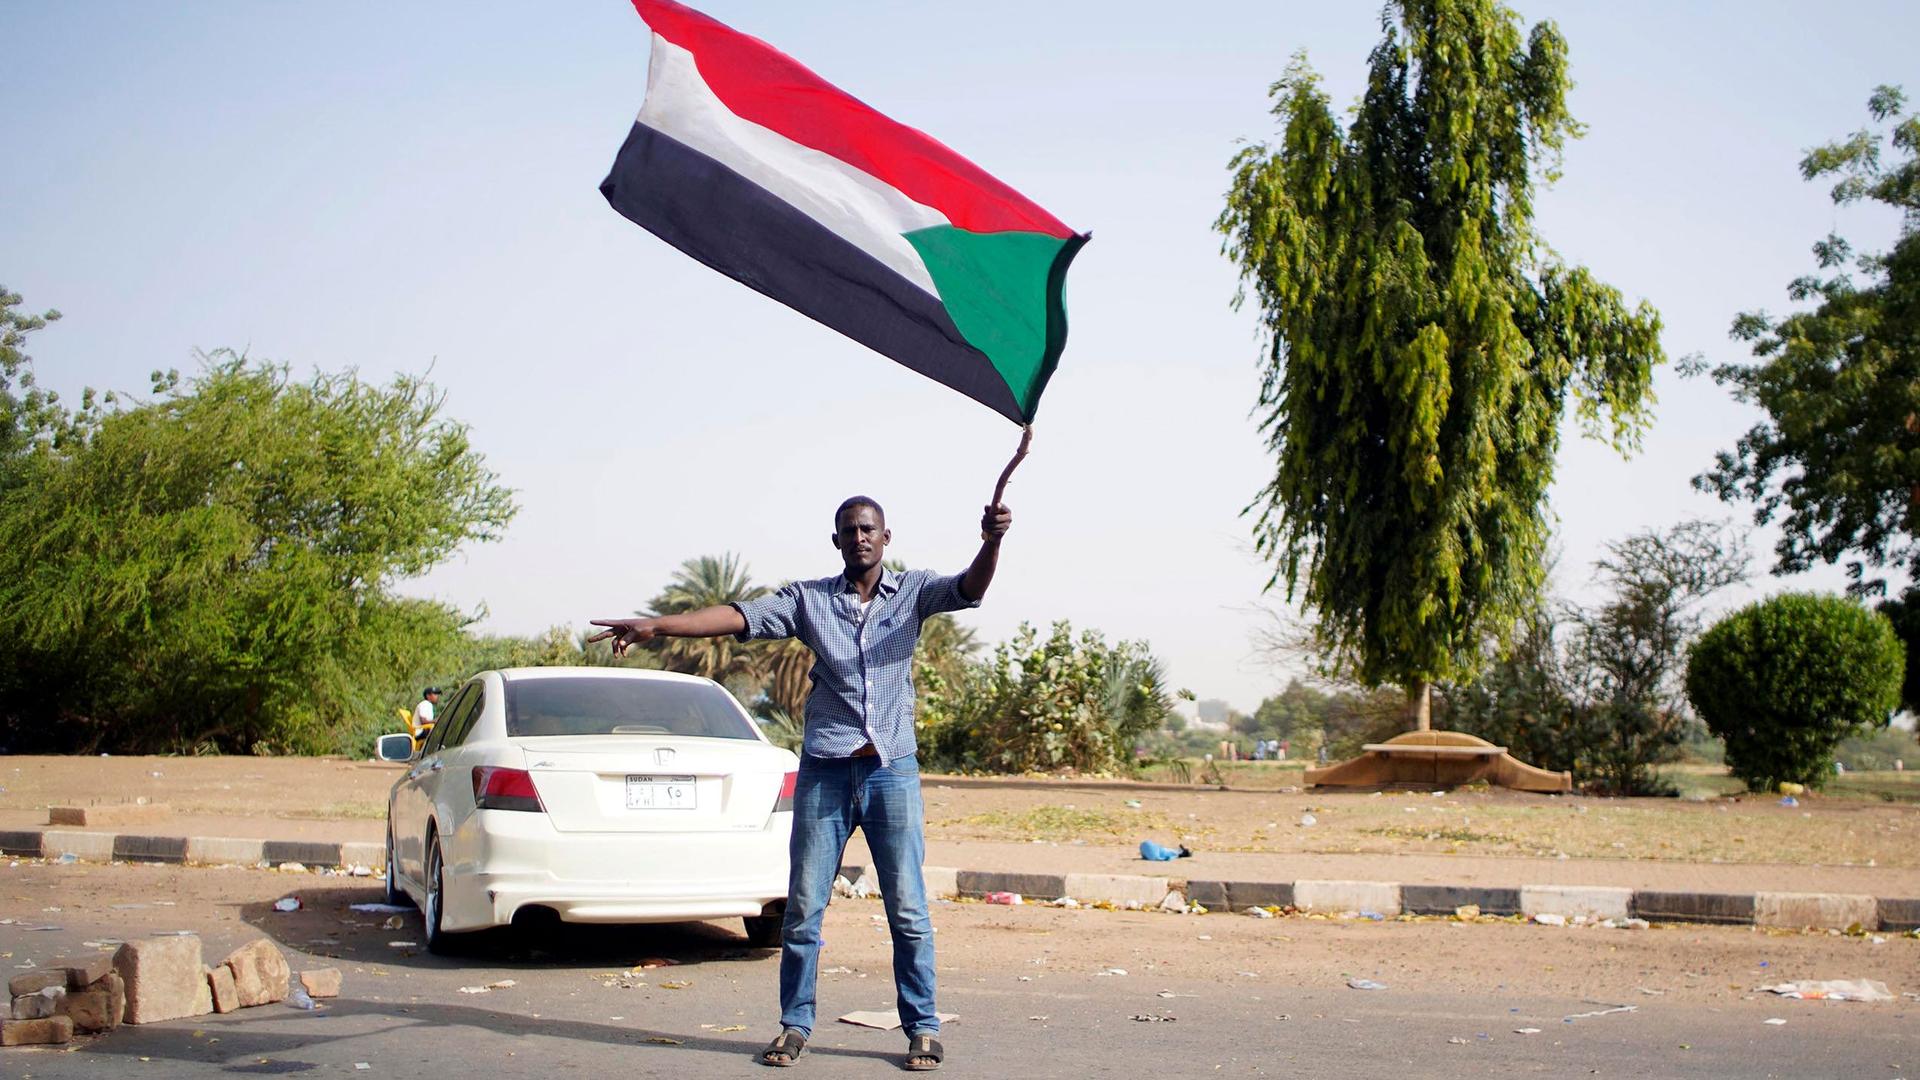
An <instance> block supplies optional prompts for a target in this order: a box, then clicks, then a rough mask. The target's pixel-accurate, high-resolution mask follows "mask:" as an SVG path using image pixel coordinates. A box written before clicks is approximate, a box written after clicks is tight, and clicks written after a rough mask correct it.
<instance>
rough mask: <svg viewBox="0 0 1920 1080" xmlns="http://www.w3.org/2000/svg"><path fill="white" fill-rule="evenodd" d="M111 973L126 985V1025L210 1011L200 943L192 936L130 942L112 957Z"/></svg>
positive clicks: (174, 1018) (211, 1006)
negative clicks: (113, 971)
mask: <svg viewBox="0 0 1920 1080" xmlns="http://www.w3.org/2000/svg"><path fill="white" fill-rule="evenodd" d="M113 969H114V970H115V971H117V972H119V974H120V977H121V978H122V979H124V980H125V982H126V1000H127V1010H126V1016H125V1020H126V1022H127V1023H129V1024H151V1023H154V1022H156V1021H160V1020H177V1019H179V1018H181V1017H183V1016H198V1015H200V1014H201V1013H204V1012H212V1011H213V999H212V997H211V996H210V995H209V994H208V992H207V979H206V967H205V965H203V964H202V963H201V962H200V939H199V938H197V937H195V936H193V935H192V934H183V935H180V936H177V937H160V938H148V939H146V940H144V941H129V942H127V943H126V944H125V945H122V946H120V950H119V951H118V952H116V953H114V954H113Z"/></svg>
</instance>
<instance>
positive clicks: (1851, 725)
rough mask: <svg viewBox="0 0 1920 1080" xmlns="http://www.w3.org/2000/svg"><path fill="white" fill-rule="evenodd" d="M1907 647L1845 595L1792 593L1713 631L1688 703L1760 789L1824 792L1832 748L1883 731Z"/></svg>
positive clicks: (1696, 649)
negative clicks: (1791, 785)
mask: <svg viewBox="0 0 1920 1080" xmlns="http://www.w3.org/2000/svg"><path fill="white" fill-rule="evenodd" d="M1905 665H1906V649H1905V647H1904V646H1902V645H1901V644H1900V639H1899V637H1898V636H1896V635H1895V634H1894V632H1893V626H1892V624H1890V623H1889V622H1888V621H1887V617H1886V616H1884V615H1881V614H1880V613H1878V612H1875V611H1869V610H1867V609H1866V608H1865V607H1863V606H1861V605H1860V604H1859V603H1858V602H1856V601H1854V600H1851V599H1848V598H1846V597H1841V596H1817V595H1814V594H1811V593H1787V594H1785V595H1781V596H1775V597H1772V598H1770V599H1767V600H1762V601H1760V602H1759V603H1756V604H1750V605H1748V606H1747V607H1744V608H1741V609H1740V610H1739V611H1736V612H1734V613H1733V614H1731V615H1729V616H1727V617H1726V618H1724V619H1722V620H1720V621H1719V622H1718V623H1715V624H1714V625H1713V626H1712V627H1711V628H1709V629H1708V630H1707V632H1706V633H1704V634H1702V635H1700V640H1698V641H1696V642H1694V644H1693V648H1692V649H1691V650H1690V651H1689V653H1688V656H1687V697H1688V699H1689V700H1691V701H1692V702H1693V707H1694V708H1695V709H1697V710H1699V712H1700V718H1701V719H1703V720H1705V721H1706V723H1707V727H1708V728H1709V729H1711V730H1712V731H1713V733H1714V734H1716V735H1718V736H1720V737H1721V738H1722V739H1724V740H1726V744H1727V766H1728V767H1729V768H1730V769H1732V771H1733V775H1735V776H1737V777H1739V778H1740V779H1741V780H1744V781H1746V784H1747V787H1748V788H1750V789H1752V790H1754V791H1771V790H1773V788H1774V787H1775V785H1777V784H1779V783H1780V782H1781V781H1783V780H1790V781H1794V782H1796V783H1802V784H1810V785H1815V786H1818V785H1820V784H1821V783H1824V782H1825V780H1826V778H1827V776H1828V775H1830V774H1831V773H1832V772H1833V748H1834V746H1835V745H1837V744H1838V743H1839V742H1840V740H1841V739H1844V738H1846V737H1847V736H1849V735H1860V734H1864V733H1866V732H1869V731H1873V730H1877V729H1880V728H1884V727H1886V726H1887V722H1888V721H1889V720H1890V719H1891V718H1892V716H1893V710H1894V709H1895V708H1896V707H1897V706H1898V705H1899V704H1900V680H1901V677H1902V675H1903V673H1904V670H1905Z"/></svg>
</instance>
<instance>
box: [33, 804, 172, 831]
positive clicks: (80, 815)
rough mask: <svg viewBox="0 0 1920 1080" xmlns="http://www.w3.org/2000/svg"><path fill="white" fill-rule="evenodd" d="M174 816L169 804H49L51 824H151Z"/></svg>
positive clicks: (93, 826) (83, 826)
mask: <svg viewBox="0 0 1920 1080" xmlns="http://www.w3.org/2000/svg"><path fill="white" fill-rule="evenodd" d="M171 817H173V810H172V809H171V808H170V807H168V806H167V804H166V803H108V804H106V805H104V806H49V807H47V824H49V825H72V826H79V827H82V828H96V829H97V828H100V827H102V826H107V827H111V826H115V825H151V824H153V823H154V822H156V821H166V820H167V819H169V818H171Z"/></svg>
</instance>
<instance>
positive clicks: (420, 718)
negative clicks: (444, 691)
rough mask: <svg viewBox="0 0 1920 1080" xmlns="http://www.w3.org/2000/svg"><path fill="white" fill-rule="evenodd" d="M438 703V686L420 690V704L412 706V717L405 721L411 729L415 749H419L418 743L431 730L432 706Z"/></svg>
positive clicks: (424, 738) (425, 737) (425, 739)
mask: <svg viewBox="0 0 1920 1080" xmlns="http://www.w3.org/2000/svg"><path fill="white" fill-rule="evenodd" d="M438 704H440V688H439V687H437V686H429V687H427V688H426V689H425V690H422V691H420V704H418V705H415V706H414V707H413V719H412V720H410V721H408V723H407V726H408V727H409V728H410V729H411V730H410V731H409V734H411V735H412V736H413V748H414V749H415V750H418V749H420V744H422V743H424V742H426V741H427V735H428V733H430V732H431V731H433V707H434V706H435V705H438Z"/></svg>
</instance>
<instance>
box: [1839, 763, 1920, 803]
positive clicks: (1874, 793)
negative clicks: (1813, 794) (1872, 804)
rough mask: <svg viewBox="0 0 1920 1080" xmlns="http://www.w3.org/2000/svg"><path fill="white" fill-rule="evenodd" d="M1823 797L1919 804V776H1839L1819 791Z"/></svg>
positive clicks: (1862, 773)
mask: <svg viewBox="0 0 1920 1080" xmlns="http://www.w3.org/2000/svg"><path fill="white" fill-rule="evenodd" d="M1820 794H1822V795H1832V796H1837V797H1839V798H1850V799H1878V800H1880V801H1881V802H1890V803H1920V775H1916V774H1914V773H1910V772H1893V771H1892V770H1888V771H1887V772H1858V773H1847V774H1846V775H1845V776H1836V777H1834V778H1833V779H1831V780H1829V781H1827V783H1826V785H1825V786H1824V787H1822V788H1821V789H1820Z"/></svg>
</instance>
